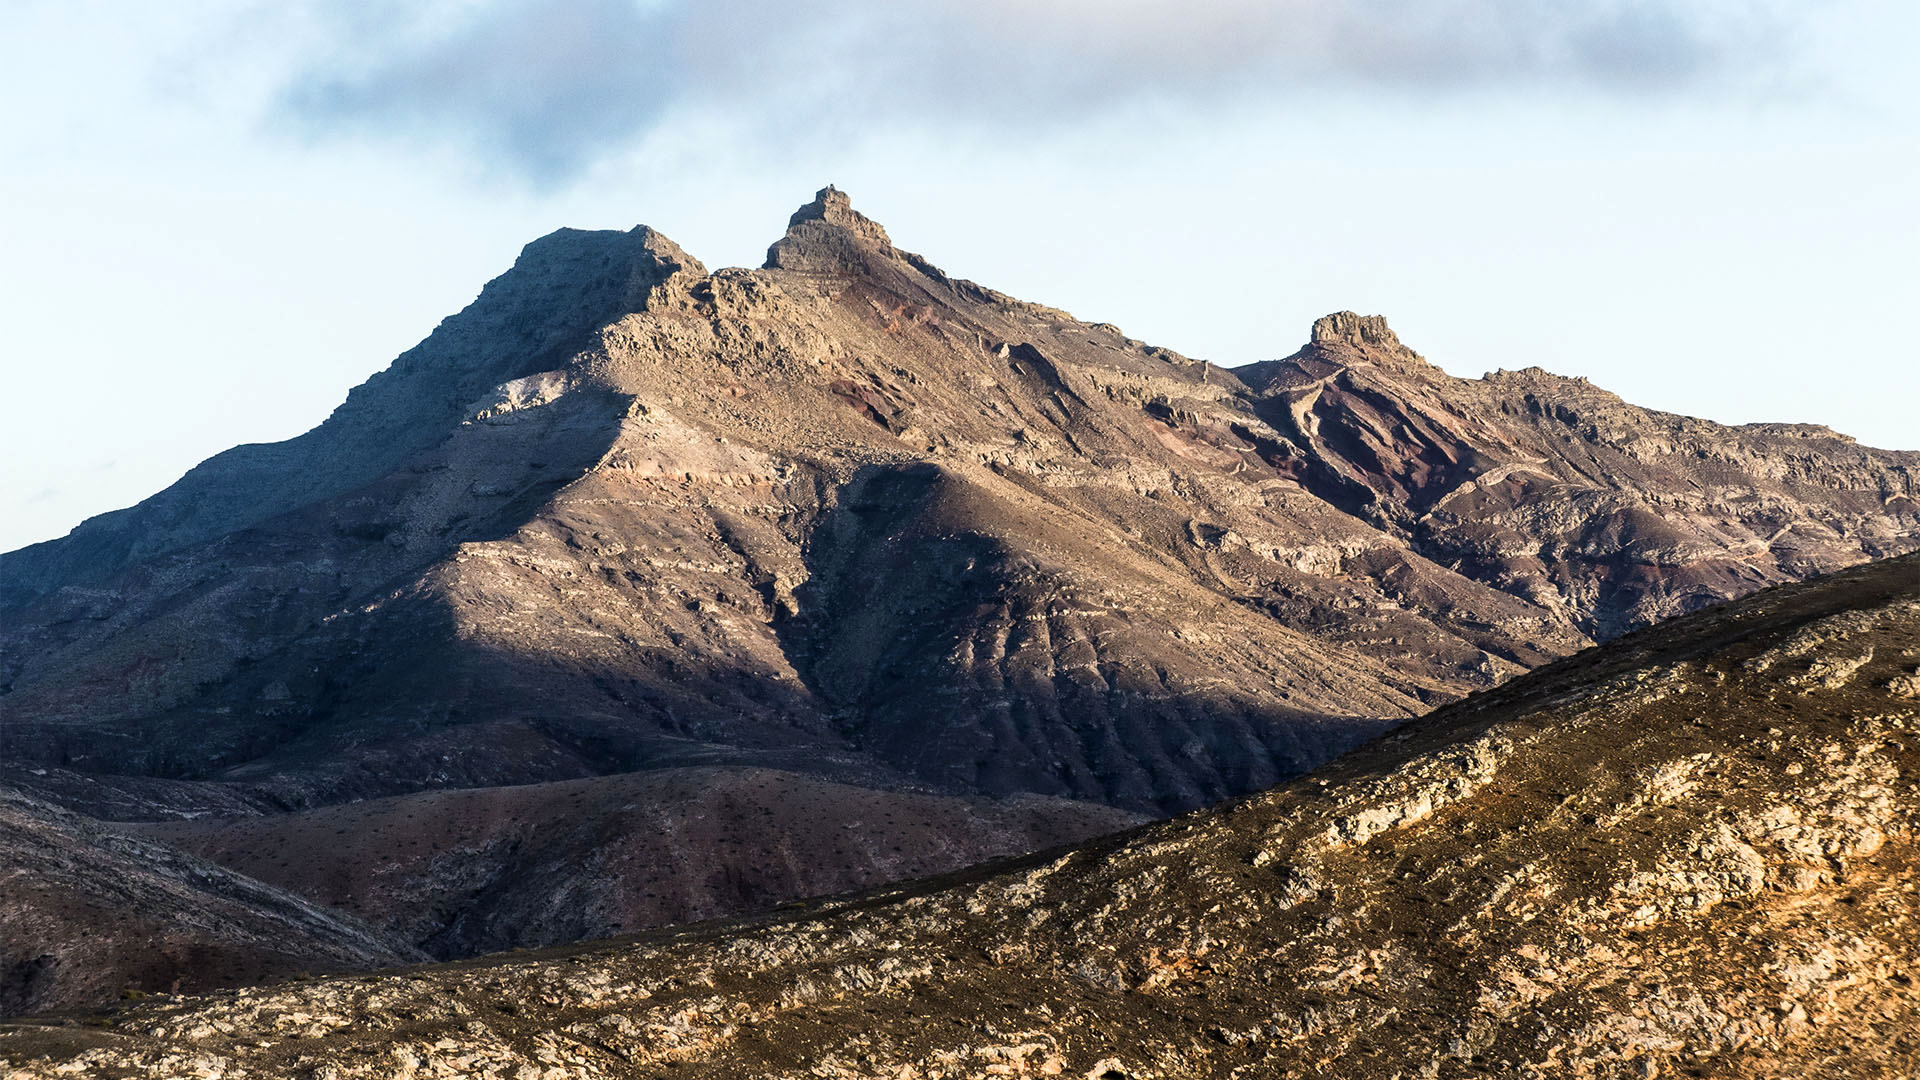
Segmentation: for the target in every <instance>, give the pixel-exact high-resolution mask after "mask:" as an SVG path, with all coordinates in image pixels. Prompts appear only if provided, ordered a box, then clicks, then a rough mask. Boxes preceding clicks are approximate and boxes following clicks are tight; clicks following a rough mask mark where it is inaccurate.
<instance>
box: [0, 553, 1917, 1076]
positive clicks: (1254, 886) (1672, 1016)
mask: <svg viewBox="0 0 1920 1080" xmlns="http://www.w3.org/2000/svg"><path fill="white" fill-rule="evenodd" d="M1916 661H1920V557H1912V556H1910V557H1905V558H1901V559H1896V560H1891V561H1887V562H1882V563H1878V564H1875V565H1872V566H1868V567H1864V568H1857V569H1854V570H1848V571H1845V572H1842V573H1840V574H1836V575H1834V576H1832V577H1830V578H1826V579H1823V580H1821V581H1819V582H1816V583H1813V584H1810V585H1797V586H1787V587H1783V588H1780V589H1776V590H1771V591H1769V592H1766V593H1764V594H1762V595H1759V596H1756V597H1752V598H1749V599H1747V600H1743V601H1739V602H1736V603H1734V604H1731V605H1728V606H1726V607H1721V608H1716V609H1714V610H1712V611H1707V612H1701V613H1698V614H1695V615H1691V616H1688V617H1685V618H1681V619H1677V620H1674V621H1673V622H1670V623H1666V624H1663V625H1661V626H1659V627H1657V628H1655V629H1652V630H1649V631H1643V632H1641V633H1638V634H1635V635H1632V636H1631V637H1628V638H1625V639H1622V640H1620V641H1617V642H1615V643H1613V644H1612V645H1609V646H1606V647H1603V648H1601V649H1598V650H1594V651H1591V652H1586V653H1582V654H1581V655H1579V656H1577V657H1574V658H1572V659H1570V660H1566V661H1562V662H1559V663H1556V664H1553V665H1550V666H1548V667H1546V668H1545V669H1543V670H1540V671H1536V672H1534V673H1532V674H1530V675H1526V676H1523V677H1521V678H1519V679H1516V680H1514V681H1512V682H1510V683H1508V684H1507V685H1505V686H1503V687H1501V688H1499V689H1496V690H1492V691H1488V692H1485V693H1481V694H1476V695H1474V696H1473V697H1471V698H1469V699H1468V700H1466V701H1464V702H1461V703H1459V704H1456V705H1452V706H1448V707H1446V708H1443V709H1441V710H1439V711H1437V712H1435V713H1434V714H1432V715H1430V716H1428V717H1425V718H1423V719H1420V720H1417V721H1415V722H1413V723H1411V724H1409V725H1407V726H1405V727H1404V728H1402V729H1401V730H1400V731H1398V732H1396V733H1394V734H1393V735H1391V736H1388V737H1387V738H1385V739H1382V740H1380V741H1378V742H1376V743H1374V744H1373V745H1371V746H1369V747H1367V748H1365V749H1363V750H1360V751H1358V752H1356V753H1354V754H1352V755H1349V756H1348V757H1346V758H1343V759H1342V760H1340V761H1338V762H1335V763H1334V764H1332V765H1331V766H1329V767H1327V768H1325V769H1323V770H1321V771H1319V772H1317V773H1315V774H1313V775H1311V776H1309V777H1307V778H1305V779H1302V780H1298V781H1295V782H1294V783H1291V784H1288V785H1286V786H1284V787H1280V788H1277V789H1275V790H1273V791H1270V792H1267V793H1264V794H1261V795H1258V796H1255V797H1253V798H1250V799H1247V800H1244V801H1241V802H1237V803H1232V804H1229V805H1226V806H1223V807H1220V808H1217V809H1213V810H1207V811H1202V812H1199V813H1196V814H1193V815H1189V816H1187V817H1184V818H1180V819H1177V820H1175V821H1172V822H1167V823H1163V824H1159V825H1153V826H1149V827H1147V828H1145V829H1143V830H1139V831H1136V832H1133V833H1130V834H1126V835H1122V836H1117V837H1113V838H1109V839H1106V840H1102V841H1097V842H1095V843H1093V844H1090V845H1088V846H1086V847H1083V848H1081V849H1079V850H1077V851H1074V852H1072V853H1070V854H1066V855H1064V856H1054V857H1045V858H1036V859H1029V860H1025V861H1023V862H1020V863H1017V864H1013V865H1010V866H1007V867H1003V868H1001V869H999V870H998V871H996V872H982V873H976V874H974V875H971V876H963V877H960V878H958V879H955V880H952V881H949V882H947V883H945V884H944V885H941V884H938V883H935V884H933V885H925V886H919V887H914V888H908V889H896V890H893V891H891V892H883V893H878V894H875V895H872V896H868V897H864V898H859V899H856V900H851V901H845V902H838V903H834V904H830V905H827V908H826V910H824V911H823V912H820V913H818V914H808V915H805V916H799V917H791V918H788V919H785V920H780V921H771V920H769V921H762V922H760V923H736V924H731V925H726V924H722V925H715V926H708V927H701V928H696V929H692V930H689V931H684V932H681V933H677V934H671V935H666V934H655V935H652V936H649V937H644V938H640V939H638V940H632V941H627V942H622V943H617V944H610V945H605V946H600V947H597V948H595V949H592V950H573V951H571V952H568V953H553V954H548V955H544V956H534V957H525V958H514V959H510V960H507V961H504V962H500V961H496V962H493V963H490V964H484V965H472V964H469V965H464V966H453V967H447V968H440V969H426V970H421V971H418V972H416V973H414V974H412V975H410V976H409V977H408V978H405V979H399V978H394V977H384V978H383V977H378V976H374V977H360V978H342V979H328V980H324V981H322V982H319V983H317V984H304V985H297V986H291V987H283V988H278V989H272V990H254V991H245V992H240V993H228V994H224V995H219V996H212V997H205V998H200V999H194V1000H188V1001H181V1002H168V1003H163V1004H142V1005H139V1006H136V1007H133V1008H130V1009H127V1010H124V1011H122V1012H120V1013H118V1014H116V1015H113V1016H112V1017H110V1018H107V1019H106V1020H104V1021H102V1023H103V1024H104V1027H103V1029H102V1030H97V1031H89V1030H86V1029H82V1028H77V1027H75V1028H45V1027H16V1028H13V1029H11V1030H8V1029H3V1028H0V1059H4V1060H7V1061H9V1062H11V1063H13V1064H15V1065H16V1066H17V1067H18V1068H19V1070H20V1071H19V1072H18V1073H17V1074H16V1075H18V1076H20V1077H21V1078H22V1080H37V1078H40V1077H48V1078H51V1077H55V1076H59V1075H66V1074H67V1073H69V1072H72V1071H81V1072H87V1071H92V1072H97V1073H100V1074H103V1075H116V1076H129V1077H131V1076H154V1077H159V1076H171V1075H183V1074H191V1075H201V1076H211V1077H218V1076H307V1075H311V1076H328V1077H334V1078H337V1080H347V1078H351V1077H386V1076H395V1075H406V1076H413V1075H424V1076H467V1075H488V1074H491V1075H503V1076H510V1075H541V1076H565V1077H574V1078H598V1077H636V1078H638V1077H653V1076H662V1075H672V1076H682V1077H715V1078H719V1077H725V1078H728V1080H744V1078H759V1077H764V1078H774V1077H800V1076H808V1077H845V1078H855V1077H859V1078H880V1077H903V1076H905V1077H922V1078H928V1080H937V1078H952V1080H959V1078H966V1077H976V1076H989V1075H1004V1076H1069V1077H1092V1078H1112V1077H1176V1076H1177V1077H1194V1078H1206V1077H1222V1078H1225V1077H1249V1076H1263V1077H1264V1076H1274V1077H1281V1076H1324V1077H1353V1078H1379V1080H1386V1078H1389V1077H1408V1076H1430V1077H1468V1076H1483V1075H1498V1076H1531V1077H1568V1078H1601V1077H1606V1078H1614V1077H1650V1076H1699V1077H1725V1078H1735V1077H1738V1078H1743V1080H1748V1078H1766V1077H1777V1078H1804V1077H1816V1076H1852V1077H1886V1078H1889V1080H1893V1078H1900V1077H1910V1076H1913V1075H1915V1074H1916V1073H1917V1072H1920V1034H1916V1033H1920V988H1917V987H1916V985H1915V981H1914V978H1915V972H1916V970H1920V909H1917V908H1916V905H1915V902H1914V888H1915V885H1914V882H1915V880H1916V875H1917V874H1920V851H1916V849H1915V843H1914V840H1915V831H1914V830H1915V826H1916V825H1920V794H1917V793H1920V740H1917V739H1916V733H1917V732H1920V709H1916V707H1915V705H1914V703H1913V702H1912V701H1910V700H1906V699H1902V698H1896V697H1894V696H1893V695H1892V694H1891V693H1889V691H1888V689H1887V687H1888V685H1889V684H1890V683H1892V682H1894V681H1895V680H1899V679H1903V678H1906V677H1907V676H1908V674H1909V673H1910V672H1911V671H1912V669H1913V667H1914V666H1915V664H1916Z"/></svg>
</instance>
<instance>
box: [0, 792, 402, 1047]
mask: <svg viewBox="0 0 1920 1080" xmlns="http://www.w3.org/2000/svg"><path fill="white" fill-rule="evenodd" d="M0 927H4V928H5V933H0V1015H13V1014H16V1013H23V1012H39V1011H42V1010H46V1009H57V1008H71V1007H73V1006H77V1005H92V1004H96V1003H98V1002H101V1001H109V1000H112V999H113V998H115V997H117V996H118V995H119V994H120V993H121V991H122V990H125V989H128V988H130V987H132V988H142V987H143V988H147V989H169V988H171V989H173V990H176V991H177V990H182V989H184V990H187V991H196V990H205V989H209V988H212V987H218V986H232V985H234V984H235V983H249V982H259V981H262V980H274V979H283V978H286V977H288V976H291V975H295V974H298V973H301V972H306V971H365V970H367V969H369V968H377V967H386V966H388V965H392V964H398V963H405V962H410V961H418V960H424V959H426V956H425V954H423V953H421V952H419V951H417V950H415V949H413V948H411V947H410V946H408V945H406V944H405V943H404V942H402V941H401V940H400V939H399V938H398V937H396V936H393V935H388V934H383V933H381V932H379V931H377V930H374V929H372V928H371V927H368V926H366V925H365V924H363V923H361V922H359V921H358V920H355V919H353V918H351V917H350V916H345V915H341V914H339V913H337V912H330V911H327V910H325V909H323V908H321V907H319V906H318V905H315V904H311V903H308V902H306V901H304V900H301V899H300V898H298V897H297V896H294V895H292V894H290V893H287V892H283V891H281V890H278V889H274V888H270V887H268V886H266V885H262V884H260V883H259V882H257V881H252V880H249V879H247V878H244V877H242V876H240V875H239V874H235V873H232V872H230V871H228V870H225V869H222V868H221V867H219V866H215V865H214V864H212V863H210V862H206V861H204V860H202V859H196V858H193V857H191V856H188V855H183V854H181V853H179V852H177V851H174V850H171V849H169V848H166V847H163V846H161V845H159V844H156V843H152V842H149V841H143V840H139V839H136V838H132V837H128V836H124V835H121V834H120V833H118V832H115V831H113V830H110V829H106V828H103V827H101V826H100V825H99V824H98V823H96V822H92V821H90V820H88V819H86V818H82V817H80V816H78V815H76V814H71V813H67V812H65V811H62V810H60V809H58V808H56V807H53V806H49V805H47V804H45V803H43V802H40V801H38V800H36V799H32V798H28V797H26V796H23V795H20V794H19V793H17V792H14V791H11V790H8V789H6V788H0Z"/></svg>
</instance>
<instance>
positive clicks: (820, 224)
mask: <svg viewBox="0 0 1920 1080" xmlns="http://www.w3.org/2000/svg"><path fill="white" fill-rule="evenodd" d="M883 253H884V254H887V255H891V254H893V241H892V240H890V239H888V237H887V230H886V229H884V228H881V226H880V223H879V222H877V221H874V220H873V219H872V218H869V217H867V216H866V215H865V214H862V213H860V212H859V211H858V210H855V209H854V208H853V200H852V199H851V198H849V197H848V196H847V193H846V192H844V191H841V190H840V189H839V188H836V187H834V186H833V185H832V184H828V185H827V186H826V187H823V188H821V189H820V190H819V191H818V192H815V193H814V196H813V201H812V202H810V203H808V204H806V205H805V206H802V207H801V208H800V209H798V210H795V211H794V212H793V216H792V217H791V218H789V219H788V221H787V235H785V236H783V237H781V238H780V239H779V240H777V241H775V242H774V245H773V246H772V247H770V248H768V249H767V263H766V268H767V269H769V270H799V271H803V272H813V273H853V274H859V273H864V272H866V271H868V270H869V269H870V268H871V266H872V258H873V256H875V255H876V254H883Z"/></svg>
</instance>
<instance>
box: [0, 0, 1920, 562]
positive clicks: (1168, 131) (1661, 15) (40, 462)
mask: <svg viewBox="0 0 1920 1080" xmlns="http://www.w3.org/2000/svg"><path fill="white" fill-rule="evenodd" d="M401 8H402V6H401V5H374V4H364V3H338V2H336V3H325V2H305V3H302V2H298V0H279V2H275V3H256V2H251V0H175V2H173V3H169V4H165V5H156V4H146V3H134V2H117V3H115V2H103V0H60V2H53V0H0V102H3V103H4V105H3V106H0V320H4V326H5V328H6V329H5V333H4V335H0V378H3V379H4V385H5V386H6V387H7V388H8V389H9V390H10V392H11V401H12V405H13V407H12V408H11V409H10V410H8V416H7V421H6V423H4V424H0V550H7V549H11V548H14V547H18V546H21V545H23V544H27V543H31V542H35V541H39V540H44V539H48V538H51V537H55V536H58V535H61V534H63V533H65V532H66V531H67V530H68V529H70V528H71V527H73V526H74V525H75V524H77V523H78V522H79V521H81V520H82V519H83V518H85V517H88V516H90V515H92V514H96V513H100V512H103V511H107V510H111V509H115V508H118V507H121V506H126V505H130V504H132V503H134V502H137V501H138V500H140V499H141V498H144V497H145V496H147V495H150V494H152V493H153V492H155V491H158V490H159V489H161V488H163V487H165V486H166V485H167V484H169V483H171V482H172V481H173V480H174V479H176V478H178V477H179V475H180V474H181V473H183V472H185V471H186V470H187V469H188V468H190V467H191V466H192V465H193V464H194V463H196V462H198V461H199V460H201V459H203V458H205V457H207V456H209V455H211V454H213V453H215V452H217V451H219V450H221V449H224V448H226V447H228V446H231V445H234V444H236V443H242V442H265V441H272V440H276V439H283V438H287V437H290V436H293V435H295V434H298V433H299V432H301V431H303V430H306V429H307V428H310V427H312V426H313V425H314V424H316V423H318V422H319V421H320V420H322V419H323V418H324V417H325V416H326V415H327V413H328V412H329V411H330V410H331V409H332V408H333V407H334V406H335V405H336V404H338V403H339V402H340V400H342V399H343V398H344V396H345V393H346V391H347V389H348V388H349V387H351V386H353V385H355V384H357V383H359V382H360V381H362V380H364V379H365V378H366V377H367V376H368V375H370V374H372V373H373V372H374V371H377V370H379V369H380V368H382V367H385V366H386V364H387V363H389V362H390V361H391V359H392V358H393V357H394V356H395V355H396V354H398V353H399V352H401V351H402V350H404V349H405V348H407V347H409V346H411V345H412V344H413V343H414V342H416V341H418V340H419V339H420V338H422V337H424V336H425V335H426V334H427V333H428V332H430V331H431V330H432V329H433V327H434V325H435V324H436V323H437V322H438V321H439V320H440V319H442V318H444V317H445V316H447V315H449V314H452V313H453V312H455V311H457V310H458V309H460V308H461V307H462V306H464V305H465V304H466V303H468V302H469V301H470V300H471V299H472V298H473V297H474V296H475V295H476V294H477V293H478V291H479V288H480V286H481V285H482V284H483V283H484V282H485V281H486V280H487V279H488V278H491V277H493V276H495V275H496V274H498V273H500V272H501V271H503V270H505V269H506V268H507V267H508V266H509V265H511V263H512V261H513V259H514V256H515V255H516V253H517V252H518V250H519V249H520V247H521V246H522V245H523V244H525V243H526V242H527V241H529V240H531V239H533V238H534V237H536V236H539V235H542V234H544V233H547V232H550V231H552V230H553V229H555V228H558V227H561V226H574V227H582V228H628V227H630V226H632V225H634V224H637V223H645V224H648V225H652V226H654V227H655V228H658V229H659V230H661V231H662V232H664V233H666V234H667V235H668V236H670V237H672V238H674V239H675V240H676V241H678V242H679V243H680V244H681V245H682V246H684V247H685V248H687V249H688V250H689V251H690V252H692V253H693V254H694V255H696V256H698V257H699V258H701V259H702V260H703V261H704V262H706V263H707V265H709V266H712V267H719V266H727V265H746V266H754V265H758V264H759V263H760V262H761V260H762V259H763V258H764V252H765V249H766V247H767V245H768V244H769V243H771V242H772V241H773V240H775V239H777V238H778V236H779V235H780V233H781V231H782V230H783V228H784V225H785V222H786V218H787V215H788V214H789V213H791V212H792V210H793V209H794V208H795V207H796V206H798V205H800V204H801V203H804V202H806V201H807V200H808V199H809V198H810V197H811V194H812V192H813V191H814V190H815V189H816V188H818V187H820V186H822V185H824V184H826V183H829V182H831V183H833V184H835V185H837V186H839V187H840V188H842V189H843V190H846V191H848V192H850V193H851V195H852V197H853V199H854V203H855V205H856V207H858V208H859V209H860V210H862V211H863V212H865V213H867V214H868V215H869V216H871V217H873V218H875V219H877V220H879V221H880V222H882V223H883V224H884V225H885V226H886V227H887V229H888V231H889V233H890V234H891V235H892V237H893V239H894V241H895V243H896V244H898V245H900V246H901V247H904V248H907V249H909V250H914V251H919V252H921V253H923V254H925V255H927V256H928V257H929V258H931V259H932V260H933V261H934V262H935V263H938V264H939V265H941V266H942V267H944V268H945V269H946V270H948V271H949V272H951V273H954V274H957V275H959V276H963V277H968V278H972V279H974V280H977V281H980V282H982V283H984V284H987V285H990V286H992V287H994V288H997V289H1000V290H1002V291H1004V292H1009V293H1013V294H1014V295H1017V296H1021V297H1023V298H1027V299H1032V300H1036V301H1039V302H1042V303H1047V304H1050V305H1053V306H1056V307H1062V308H1065V309H1067V310H1069V311H1071V312H1073V313H1074V314H1075V315H1077V316H1079V317H1081V318H1084V319H1088V320H1093V321H1106V322H1113V323H1116V324H1118V325H1119V326H1121V328H1122V329H1124V330H1125V331H1127V332H1128V333H1129V334H1131V335H1132V336H1134V337H1137V338H1141V339H1144V340H1147V341H1151V342H1154V343H1156V344H1161V345H1165V346H1167V347H1170V348H1173V349H1177V350H1179V351H1181V352H1184V353H1186V354H1188V355H1191V356H1197V357H1203V358H1205V359H1208V360H1211V361H1213V362H1215V363H1218V364H1222V365H1227V366H1232V365H1237V364H1243V363H1249V362H1252V361H1256V360H1263V359H1271V358H1274V357H1278V356H1284V355H1286V354H1288V353H1290V352H1292V351H1293V350H1294V349H1296V348H1297V347H1298V346H1299V345H1300V344H1301V343H1302V342H1303V341H1304V340H1305V339H1306V336H1307V331H1308V328H1309V326H1310V325H1311V323H1312V321H1313V319H1315V318H1317V317H1318V316H1320V315H1323V314H1326V313H1327V312H1330V311H1337V310H1343V309H1352V310H1357V311H1361V312H1364V313H1378V314H1384V315H1386V316H1387V318H1388V319H1389V321H1390V322H1391V323H1392V325H1393V326H1394V327H1395V329H1396V330H1397V331H1398V332H1399V334H1400V336H1401V338H1402V339H1403V340H1404V341H1406V342H1407V343H1408V344H1409V345H1411V346H1412V347H1413V348H1415V349H1417V350H1419V351H1420V352H1421V353H1423V354H1424V355H1426V356H1427V357H1428V358H1429V359H1430V360H1432V361H1434V362H1435V363H1437V364H1439V365H1440V366H1442V367H1443V368H1445V369H1446V370H1448V371H1450V372H1453V373H1454V374H1457V375H1462V376H1469V377H1472V376H1478V375H1480V374H1482V373H1484V372H1486V371H1490V370H1493V369H1496V368H1518V367H1525V366H1528V365H1535V364H1537V365H1540V366H1542V367H1546V368H1548V369H1550V370H1553V371H1556V372H1559V373H1562V374H1566V375H1584V376H1587V377H1589V378H1591V379H1592V380H1593V381H1594V382H1596V383H1598V384H1599V385H1601V386H1603V387H1605V388H1607V389H1610V390H1613V391H1615V392H1617V393H1619V394H1621V395H1622V396H1623V397H1625V398H1627V399H1628V400H1630V401H1633V402H1636V403H1638V404H1642V405H1647V406H1651V407H1654V408H1660V409H1667V410H1672V411H1676V412H1683V413H1689V414H1692V415H1696V416H1704V417H1707V418H1710V419H1714V420H1719V421H1723V422H1727V423H1744V422H1751V421H1763V420H1766V421H1775V420H1777V421H1799V422H1815V423H1824V424H1828V425H1830V426H1832V427H1834V428H1836V429H1838V430H1840V431H1843V432H1846V433H1848V434H1850V435H1853V436H1856V437H1858V438H1859V439H1860V440H1861V441H1863V442H1866V443H1869V444H1872V445H1878V446H1883V447H1889V448H1896V449H1920V344H1916V341H1920V336H1917V335H1916V334H1915V332H1914V331H1913V330H1912V329H1911V328H1910V327H1909V326H1908V325H1907V323H1908V322H1909V321H1911V318H1912V316H1913V315H1914V314H1915V313H1916V312H1920V65H1917V64H1915V63H1914V58H1915V57H1916V56H1920V5H1916V4H1913V3H1911V2H1909V0H1817V2H1815V0H1794V2H1787V0H1211V2H1210V3H1207V4H1194V3H1191V2H1190V0H1189V2H1181V3H1176V2H1172V0H971V2H964V0H885V2H880V0H725V2H721V3H696V2H693V0H577V2H575V3H570V4H557V3H533V2H530V0H423V2H417V3H414V4H411V5H405V6H404V10H400V9H401Z"/></svg>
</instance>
